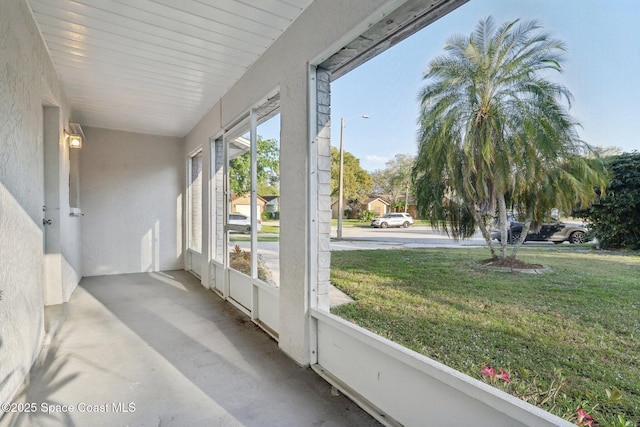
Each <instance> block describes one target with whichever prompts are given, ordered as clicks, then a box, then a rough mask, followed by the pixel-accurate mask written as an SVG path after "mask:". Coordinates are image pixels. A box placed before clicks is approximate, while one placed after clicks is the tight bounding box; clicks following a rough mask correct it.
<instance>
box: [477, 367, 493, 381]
mask: <svg viewBox="0 0 640 427" xmlns="http://www.w3.org/2000/svg"><path fill="white" fill-rule="evenodd" d="M480 374H481V375H482V376H483V377H489V378H490V379H493V377H495V376H496V370H495V369H493V368H490V367H489V366H485V367H484V368H482V371H480Z"/></svg>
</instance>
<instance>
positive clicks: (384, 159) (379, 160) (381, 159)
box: [365, 154, 391, 165]
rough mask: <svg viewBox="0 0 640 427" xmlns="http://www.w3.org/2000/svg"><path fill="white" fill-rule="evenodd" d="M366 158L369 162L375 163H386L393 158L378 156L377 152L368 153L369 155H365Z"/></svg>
mask: <svg viewBox="0 0 640 427" xmlns="http://www.w3.org/2000/svg"><path fill="white" fill-rule="evenodd" d="M365 160H366V161H367V162H368V163H375V164H380V165H384V164H385V163H387V162H388V161H389V160H391V157H383V156H377V155H375V154H368V155H367V156H365Z"/></svg>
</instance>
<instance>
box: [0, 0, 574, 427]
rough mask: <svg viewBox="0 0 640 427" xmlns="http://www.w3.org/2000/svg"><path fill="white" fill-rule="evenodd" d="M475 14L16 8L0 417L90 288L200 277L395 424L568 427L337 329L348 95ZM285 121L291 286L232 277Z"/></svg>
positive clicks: (203, 6)
mask: <svg viewBox="0 0 640 427" xmlns="http://www.w3.org/2000/svg"><path fill="white" fill-rule="evenodd" d="M258 3H260V5H259V6H258ZM462 3H464V0H366V1H365V0H357V1H343V0H288V1H287V2H280V1H275V0H274V1H268V2H264V3H262V2H250V3H240V2H232V1H223V0H203V1H200V2H196V1H192V0H180V1H177V0H176V1H173V0H164V1H159V2H146V1H136V2H115V1H104V2H102V1H101V2H91V1H80V2H76V1H71V0H57V1H55V2H49V1H39V0H38V1H36V0H2V2H1V3H0V124H1V125H0V290H1V291H2V299H1V301H0V402H1V403H5V402H9V401H11V399H12V398H13V396H14V394H15V392H16V390H17V389H18V388H19V387H20V385H21V384H22V383H23V382H24V380H25V379H26V378H27V376H28V372H29V369H30V368H31V366H32V364H33V362H34V360H35V359H36V357H37V356H38V353H39V352H40V350H41V348H42V346H43V339H44V336H45V324H44V317H45V311H46V310H51V309H52V307H56V306H60V305H61V304H64V303H66V302H67V301H69V298H70V296H71V295H72V293H73V292H74V289H76V286H77V285H78V283H79V282H80V280H81V278H82V277H85V276H94V275H114V274H121V273H131V272H146V271H160V270H170V269H185V270H187V271H191V272H193V273H194V274H195V275H197V276H198V277H199V278H200V280H201V283H202V286H204V287H205V288H208V289H211V290H212V291H214V292H217V293H218V294H219V295H220V297H221V298H223V299H225V300H227V301H229V303H230V304H233V305H234V306H235V307H237V308H238V309H239V310H241V311H242V312H244V313H246V314H247V315H248V316H250V317H251V319H252V321H254V322H255V323H256V324H258V325H260V326H261V327H262V328H264V329H265V331H266V333H269V334H271V335H272V336H274V338H276V339H277V340H278V343H279V348H280V349H281V350H282V351H283V352H284V353H286V354H287V355H288V356H289V357H290V358H291V359H292V360H293V361H295V362H296V363H298V364H299V365H302V366H310V367H312V368H313V369H314V370H315V371H316V372H318V374H320V375H322V376H323V377H324V378H326V379H327V381H330V382H331V383H333V384H335V385H336V387H338V388H339V389H340V390H342V391H343V392H344V393H346V394H348V395H349V396H350V397H351V398H352V399H354V400H355V401H356V402H357V403H358V404H359V405H361V406H362V407H363V408H365V409H367V410H368V411H370V412H371V413H372V414H374V416H376V417H378V418H379V419H380V420H382V421H383V422H384V423H385V424H388V425H397V424H402V425H406V426H412V425H413V426H415V425H425V423H428V424H430V425H474V426H495V425H510V426H522V425H536V426H549V425H564V424H563V423H564V422H563V421H562V420H560V419H558V418H557V417H554V416H551V415H549V414H548V413H546V412H544V411H541V410H539V409H537V408H534V407H532V406H530V405H527V404H525V403H523V402H520V401H518V400H517V399H515V398H512V397H510V396H507V395H505V394H504V393H501V392H498V391H496V390H494V389H492V388H491V387H489V386H487V385H485V384H484V383H481V382H479V381H476V380H473V379H471V378H469V377H467V376H465V375H463V374H461V373H459V372H456V371H454V370H452V369H449V368H447V367H444V366H442V365H440V364H438V363H436V362H434V361H432V360H430V359H428V358H426V357H423V356H421V355H418V354H416V353H414V352H412V351H410V350H407V349H405V348H403V347H401V346H399V345H396V344H394V343H391V342H389V341H387V340H385V339H382V338H381V337H379V336H376V335H375V334H372V333H370V332H368V331H365V330H362V329H361V328H358V327H356V326H353V325H352V324H350V323H349V322H345V321H343V320H341V319H339V318H337V317H335V316H333V315H331V314H330V313H329V301H328V295H329V269H330V251H329V238H330V218H331V200H330V188H329V187H330V132H329V127H330V122H329V108H330V105H331V93H330V87H331V81H332V80H333V79H335V78H337V77H339V76H340V75H343V74H345V73H346V72H348V71H350V70H351V69H353V68H355V67H357V66H359V65H360V64H362V63H363V62H364V61H366V60H367V59H369V58H371V57H373V56H375V55H376V54H378V53H379V52H382V51H383V50H385V49H387V48H388V47H390V46H391V45H393V44H395V43H398V42H399V41H401V40H402V39H404V38H405V37H408V36H409V35H411V34H412V33H414V32H415V31H417V30H419V29H420V28H422V27H424V26H426V25H429V24H430V23H431V22H433V21H434V20H436V19H438V18H440V17H441V16H443V15H445V14H446V13H448V12H449V11H451V10H453V9H454V8H456V7H458V6H459V5H460V4H462ZM249 4H255V5H256V6H255V7H254V6H250V5H249ZM98 5H99V7H98ZM372 90H375V88H372ZM278 114H279V117H280V129H281V131H280V135H281V140H280V156H281V157H280V173H281V175H280V207H279V210H280V218H281V220H282V222H283V223H286V224H287V226H286V227H282V228H281V230H280V249H279V250H280V257H279V263H280V265H279V277H280V287H279V288H274V287H273V286H270V285H269V284H267V283H263V282H261V281H260V280H259V279H258V278H257V275H255V274H253V275H251V276H247V275H244V274H241V273H238V272H236V271H229V268H228V264H227V263H226V261H225V257H227V256H228V254H229V251H228V248H227V245H228V242H227V241H226V237H225V236H226V234H225V225H226V224H225V221H226V217H227V214H228V212H227V211H228V206H229V201H228V200H227V198H228V196H229V192H228V191H226V188H225V182H226V179H227V176H226V173H227V167H226V165H227V164H228V160H229V159H231V158H233V157H234V156H236V155H238V154H241V153H243V152H245V151H247V150H249V151H252V150H254V149H255V141H256V136H257V134H256V128H257V127H258V126H259V125H260V123H262V122H263V121H264V120H266V119H269V118H271V117H274V116H275V115H278ZM81 133H83V134H84V137H83V144H82V147H81V148H79V149H78V148H73V147H71V146H70V144H71V143H72V141H73V140H74V137H73V136H71V135H77V134H81ZM244 135H246V136H247V137H246V138H247V140H248V141H249V144H240V145H239V144H238V143H237V141H238V140H239V139H238V137H239V136H244ZM254 152H255V151H254ZM254 181H255V177H254ZM254 190H255V184H254ZM252 197H253V199H254V201H253V203H252V204H251V206H252V209H254V212H255V209H256V203H255V198H256V197H257V194H256V192H255V191H253V192H252ZM256 217H257V215H252V218H253V219H254V220H255V219H256ZM253 228H254V229H255V227H253ZM252 245H255V239H253V240H252ZM252 250H256V248H255V247H252ZM0 415H1V414H0ZM427 420H428V421H427Z"/></svg>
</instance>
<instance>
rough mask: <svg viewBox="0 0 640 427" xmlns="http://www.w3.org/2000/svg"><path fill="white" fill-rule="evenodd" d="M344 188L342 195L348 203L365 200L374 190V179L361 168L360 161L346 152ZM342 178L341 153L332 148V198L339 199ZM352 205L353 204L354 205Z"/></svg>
mask: <svg viewBox="0 0 640 427" xmlns="http://www.w3.org/2000/svg"><path fill="white" fill-rule="evenodd" d="M343 164H344V170H343V180H344V181H343V188H342V194H343V196H344V199H345V200H346V201H349V200H351V201H354V202H353V203H357V202H355V201H357V200H364V199H365V198H366V197H367V195H368V194H369V193H371V191H372V190H373V178H371V175H370V174H369V172H367V171H366V170H364V169H362V167H360V160H359V159H358V158H357V157H355V156H354V155H353V154H351V153H349V152H347V151H345V152H344V158H343ZM339 177H340V151H339V150H338V149H337V148H335V147H331V197H333V198H335V199H337V198H338V193H339V192H340V191H339V188H338V187H339ZM353 203H352V204H353Z"/></svg>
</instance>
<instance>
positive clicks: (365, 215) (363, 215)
mask: <svg viewBox="0 0 640 427" xmlns="http://www.w3.org/2000/svg"><path fill="white" fill-rule="evenodd" d="M375 217H376V214H374V213H373V212H371V211H370V210H364V211H362V212H360V215H359V216H358V219H359V220H360V221H362V222H370V221H371V220H372V219H373V218H375Z"/></svg>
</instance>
